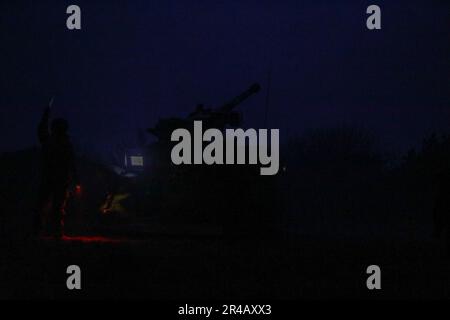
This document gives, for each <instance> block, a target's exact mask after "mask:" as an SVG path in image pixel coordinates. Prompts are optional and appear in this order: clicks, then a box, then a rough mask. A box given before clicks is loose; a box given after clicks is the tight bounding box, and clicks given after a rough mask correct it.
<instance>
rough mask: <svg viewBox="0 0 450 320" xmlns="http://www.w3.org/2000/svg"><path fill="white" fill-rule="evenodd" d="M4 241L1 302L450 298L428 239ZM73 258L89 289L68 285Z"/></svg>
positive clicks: (438, 251) (445, 272) (443, 265)
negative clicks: (372, 286)
mask: <svg viewBox="0 0 450 320" xmlns="http://www.w3.org/2000/svg"><path fill="white" fill-rule="evenodd" d="M2 246H3V251H2V252H3V254H2V263H1V272H0V275H1V278H0V279H1V285H0V297H1V298H64V299H65V298H67V299H72V298H75V299H79V298H81V299H83V298H150V299H182V300H186V301H189V300H190V299H233V300H235V299H244V298H250V299H265V298H267V299H298V298H374V299H379V298H382V299H383V298H396V299H397V298H398V299H404V298H449V297H450V276H449V270H450V263H449V260H446V259H445V257H444V256H443V248H442V247H441V245H440V244H439V243H437V242H436V243H435V242H431V241H430V242H427V243H412V242H407V241H404V240H403V241H401V242H399V241H367V240H366V241H364V242H362V241H359V240H357V239H346V240H344V239H328V240H325V239H323V238H322V239H320V240H319V239H314V238H313V237H309V238H302V237H295V238H293V237H291V238H290V239H287V238H285V239H282V238H280V237H278V238H274V237H264V236H255V237H253V238H251V237H242V236H241V237H234V238H233V239H229V238H223V237H217V236H197V237H195V236H174V235H172V236H164V235H158V236H151V235H150V236H146V237H145V239H143V238H142V237H141V238H140V239H138V240H132V239H124V238H121V239H120V238H107V237H71V238H65V239H64V240H63V241H61V242H56V241H55V240H48V239H47V240H44V239H41V240H38V241H27V242H20V244H19V243H15V244H14V243H9V244H8V243H3V244H2ZM5 249H6V250H5ZM71 264H76V265H79V266H80V268H81V272H82V290H78V291H77V290H73V291H69V290H67V289H66V279H67V276H68V275H67V274H66V268H67V266H68V265H71ZM371 264H377V265H379V266H380V267H381V272H382V278H381V285H382V290H379V291H376V292H375V291H369V290H368V289H367V288H366V279H367V275H366V268H367V266H369V265H371ZM258 301H259V300H258Z"/></svg>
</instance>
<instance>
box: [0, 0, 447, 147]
mask: <svg viewBox="0 0 450 320" xmlns="http://www.w3.org/2000/svg"><path fill="white" fill-rule="evenodd" d="M393 2H395V3H393ZM70 4H78V5H79V6H80V7H81V10H82V30H81V31H69V30H67V29H66V26H65V24H66V17H67V15H66V13H65V11H66V7H67V6H68V5H70ZM370 4H378V5H379V6H380V7H381V9H382V30H379V31H369V30H367V29H366V27H365V22H366V17H367V15H366V14H365V10H366V8H367V6H368V5H370ZM0 40H1V50H0V70H1V71H0V112H1V118H0V125H1V127H0V130H1V131H0V134H1V136H2V140H1V142H0V150H1V151H4V150H15V149H21V148H24V147H27V146H30V145H33V144H36V138H35V127H36V123H37V121H38V120H39V117H40V113H41V111H42V108H43V107H44V106H45V104H46V103H47V101H48V100H49V98H50V97H51V96H52V95H53V94H55V95H56V99H55V105H54V112H55V115H57V116H65V117H67V118H68V119H69V120H70V122H71V127H72V130H71V134H72V136H73V139H74V141H75V142H77V143H79V144H83V145H86V146H90V147H93V148H97V149H98V148H101V149H108V148H109V147H110V146H111V145H114V144H115V143H116V142H117V141H119V140H132V139H133V138H134V137H135V136H136V131H137V128H147V127H150V126H152V125H154V124H155V123H156V121H157V120H158V118H159V117H163V116H183V115H185V114H187V113H189V112H190V111H191V110H192V109H193V108H194V107H195V105H196V104H197V103H198V102H203V103H204V104H205V105H207V106H218V105H220V104H221V103H223V102H225V101H227V100H228V99H229V98H231V97H233V96H234V95H235V94H237V93H239V92H240V91H241V90H243V89H245V88H247V86H248V85H250V84H251V83H252V82H254V81H259V82H260V83H261V85H262V86H263V91H262V92H261V93H260V94H259V95H258V96H255V97H253V98H251V100H249V101H247V102H245V103H244V104H243V105H242V106H241V108H240V109H241V110H242V111H243V113H244V117H245V119H246V125H248V126H252V127H262V126H263V108H264V103H265V94H266V93H265V89H266V82H267V74H268V71H269V69H271V70H272V87H271V92H270V96H271V100H270V111H269V127H271V128H280V129H281V135H282V136H286V135H287V134H295V133H301V132H303V131H304V130H305V129H308V128H314V127H323V126H332V125H342V124H356V125H359V126H363V127H367V128H369V129H370V130H372V131H373V132H374V133H375V134H377V135H378V136H379V137H380V138H381V141H382V142H383V143H385V144H386V146H387V147H388V148H391V149H399V150H401V149H405V148H407V147H409V146H410V145H413V144H415V143H418V142H420V140H421V139H422V138H423V136H424V135H425V134H427V133H429V132H431V131H432V130H437V131H449V130H448V129H449V128H450V58H449V57H450V2H449V1H430V0H428V1H299V0H295V1H266V0H260V1H249V0H239V1H237V0H227V1H188V0H185V1H169V0H164V1H157V2H156V1H70V2H69V1H40V2H39V3H37V2H35V1H28V2H20V1H3V2H1V4H0Z"/></svg>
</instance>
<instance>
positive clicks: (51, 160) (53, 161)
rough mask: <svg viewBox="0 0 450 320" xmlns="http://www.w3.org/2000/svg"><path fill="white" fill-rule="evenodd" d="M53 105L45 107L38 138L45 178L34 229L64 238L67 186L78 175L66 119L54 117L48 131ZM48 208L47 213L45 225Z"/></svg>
mask: <svg viewBox="0 0 450 320" xmlns="http://www.w3.org/2000/svg"><path fill="white" fill-rule="evenodd" d="M50 106H51V103H50V105H49V106H48V107H47V108H46V109H45V111H44V114H43V115H42V118H41V121H40V123H39V126H38V138H39V142H40V144H41V148H42V179H41V185H40V189H39V193H38V201H37V202H38V203H37V212H36V217H35V221H34V228H35V230H34V231H35V233H36V234H38V233H39V232H41V231H45V233H46V234H48V235H50V236H53V237H56V238H61V237H62V236H63V228H64V220H63V219H64V214H65V207H66V200H67V195H68V188H69V186H70V184H71V183H76V182H77V174H76V168H75V156H74V152H73V148H72V144H71V142H70V138H69V136H68V134H67V131H68V127H69V126H68V123H67V121H66V120H65V119H62V118H58V119H54V120H53V121H52V123H51V126H50V132H49V127H48V125H49V118H50ZM77 189H79V186H78V185H77ZM46 209H48V210H46ZM45 211H47V212H48V214H47V219H45V220H46V224H45V226H44V225H43V221H44V212H45ZM43 227H45V228H44V230H42V229H43Z"/></svg>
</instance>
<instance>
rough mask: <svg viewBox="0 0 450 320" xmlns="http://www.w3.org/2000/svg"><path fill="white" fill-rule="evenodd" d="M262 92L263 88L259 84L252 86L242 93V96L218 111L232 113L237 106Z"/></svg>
mask: <svg viewBox="0 0 450 320" xmlns="http://www.w3.org/2000/svg"><path fill="white" fill-rule="evenodd" d="M259 90H261V86H260V85H259V84H258V83H254V84H252V85H251V86H250V87H249V88H248V89H247V90H245V91H244V92H242V93H241V94H240V95H238V96H236V97H235V98H233V99H232V100H230V101H228V102H227V103H226V104H224V105H223V106H221V107H220V108H219V109H218V111H220V112H230V111H231V110H233V109H234V108H235V107H236V106H237V105H239V104H240V103H241V102H242V101H244V100H246V99H247V98H248V97H250V96H251V95H253V94H255V93H257V92H259Z"/></svg>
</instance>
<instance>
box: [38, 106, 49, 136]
mask: <svg viewBox="0 0 450 320" xmlns="http://www.w3.org/2000/svg"><path fill="white" fill-rule="evenodd" d="M49 118H50V106H48V107H46V108H45V110H44V113H43V114H42V118H41V121H39V125H38V132H37V133H38V138H39V142H40V143H44V142H45V141H47V139H48V137H49V136H50V133H49V131H48V121H49Z"/></svg>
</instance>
